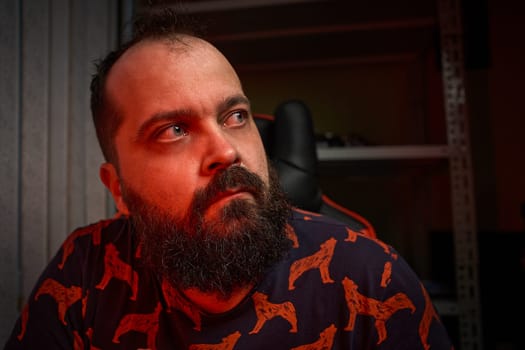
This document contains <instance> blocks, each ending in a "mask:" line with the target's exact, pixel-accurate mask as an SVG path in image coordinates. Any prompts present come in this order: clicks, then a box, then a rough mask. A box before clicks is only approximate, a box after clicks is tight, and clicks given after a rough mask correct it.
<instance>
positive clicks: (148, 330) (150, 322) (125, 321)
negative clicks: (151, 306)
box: [113, 303, 162, 350]
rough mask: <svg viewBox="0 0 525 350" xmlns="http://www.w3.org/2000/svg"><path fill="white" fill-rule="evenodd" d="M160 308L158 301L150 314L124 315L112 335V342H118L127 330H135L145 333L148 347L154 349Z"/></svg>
mask: <svg viewBox="0 0 525 350" xmlns="http://www.w3.org/2000/svg"><path fill="white" fill-rule="evenodd" d="M161 310H162V306H161V304H160V303H158V304H157V306H156V307H155V311H153V312H152V313H151V314H128V315H126V316H124V317H123V318H122V319H121V320H120V323H119V325H118V327H117V330H116V331H115V334H114V335H113V343H117V344H118V343H120V340H119V339H120V337H121V336H122V335H123V334H125V333H128V332H131V331H135V332H141V333H145V334H147V339H148V340H147V343H148V348H149V349H152V350H154V349H156V344H155V339H156V337H157V332H158V330H159V313H160V311H161Z"/></svg>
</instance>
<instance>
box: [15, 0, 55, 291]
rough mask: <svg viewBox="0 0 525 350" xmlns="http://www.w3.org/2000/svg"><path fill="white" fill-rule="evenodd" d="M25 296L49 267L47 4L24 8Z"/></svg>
mask: <svg viewBox="0 0 525 350" xmlns="http://www.w3.org/2000/svg"><path fill="white" fill-rule="evenodd" d="M22 16H23V19H22V69H23V74H22V105H21V108H22V111H21V112H22V144H21V149H22V162H21V166H22V168H21V169H22V176H21V179H22V193H21V204H22V207H21V208H22V213H21V214H22V225H21V239H22V272H23V273H22V285H23V287H22V291H23V293H24V294H23V296H24V297H26V296H27V295H28V293H29V291H30V289H31V288H32V286H33V285H34V283H35V282H36V279H37V277H38V275H39V274H40V272H41V270H42V266H44V265H45V263H46V262H47V258H48V257H47V180H48V177H47V167H48V164H47V162H48V153H47V151H48V132H49V130H48V112H49V109H48V108H49V101H48V97H49V95H48V92H49V91H48V83H49V80H48V77H49V71H48V69H49V60H48V57H49V29H48V28H49V4H48V1H28V2H24V3H23V6H22Z"/></svg>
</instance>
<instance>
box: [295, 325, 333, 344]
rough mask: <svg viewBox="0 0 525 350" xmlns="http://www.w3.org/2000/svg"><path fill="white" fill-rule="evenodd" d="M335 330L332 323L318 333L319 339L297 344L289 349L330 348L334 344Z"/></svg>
mask: <svg viewBox="0 0 525 350" xmlns="http://www.w3.org/2000/svg"><path fill="white" fill-rule="evenodd" d="M335 332H337V328H336V327H335V326H334V324H333V323H332V324H331V325H330V326H328V328H326V329H325V330H324V331H322V332H321V334H319V340H317V341H316V342H315V343H312V344H305V345H301V346H297V347H295V348H292V349H291V350H319V349H323V350H324V349H327V350H330V349H332V345H333V344H334V337H335Z"/></svg>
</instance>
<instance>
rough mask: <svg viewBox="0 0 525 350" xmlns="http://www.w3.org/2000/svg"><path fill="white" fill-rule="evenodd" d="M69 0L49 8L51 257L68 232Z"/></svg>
mask: <svg viewBox="0 0 525 350" xmlns="http://www.w3.org/2000/svg"><path fill="white" fill-rule="evenodd" d="M68 4H69V1H68V0H53V1H51V9H50V24H49V25H50V34H51V39H50V58H49V60H50V64H49V73H50V78H49V79H50V82H49V101H50V106H49V169H48V174H49V196H48V212H49V224H48V237H49V247H48V252H47V253H48V256H49V257H51V256H52V255H53V254H55V253H56V251H57V250H58V248H59V246H60V244H61V243H62V241H63V240H64V238H65V237H66V234H67V214H68V206H67V175H68V169H67V159H68V158H67V152H68V148H67V147H66V145H67V141H68V125H69V120H68V119H69V115H68V108H69V88H70V87H69V82H68V73H69V58H70V55H69V40H70V33H69V23H70V21H69V5H68Z"/></svg>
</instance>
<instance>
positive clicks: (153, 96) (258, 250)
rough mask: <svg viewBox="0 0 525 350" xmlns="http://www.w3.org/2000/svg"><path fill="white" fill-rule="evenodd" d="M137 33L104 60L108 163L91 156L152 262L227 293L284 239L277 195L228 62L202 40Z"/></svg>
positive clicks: (182, 281) (269, 260)
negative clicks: (113, 160)
mask: <svg viewBox="0 0 525 350" xmlns="http://www.w3.org/2000/svg"><path fill="white" fill-rule="evenodd" d="M188 44H189V46H182V47H181V46H180V44H178V46H177V47H176V48H174V47H173V46H169V45H167V44H166V43H159V42H145V43H141V44H138V45H136V46H135V47H132V48H131V49H130V50H129V51H128V52H127V53H126V54H124V55H123V56H122V57H121V58H120V59H119V61H118V62H117V63H116V64H115V66H114V67H113V69H112V70H111V72H110V74H109V77H108V82H107V93H108V96H109V99H110V101H111V103H113V105H114V107H115V110H116V111H117V113H118V114H120V116H121V118H122V123H121V126H120V128H119V130H118V132H117V134H116V138H115V145H116V149H117V153H118V160H119V167H118V171H117V170H116V169H115V168H114V167H113V166H112V165H110V164H105V165H103V166H102V168H101V177H102V180H103V182H104V183H105V184H106V186H107V187H108V188H109V189H110V191H111V192H112V194H113V196H114V198H115V201H116V203H117V206H118V207H119V210H120V211H121V212H123V213H124V214H129V215H130V217H131V219H132V222H133V224H134V225H135V227H136V229H137V232H138V234H139V235H140V238H141V242H142V244H143V255H144V259H145V261H147V262H148V263H149V264H150V266H151V267H153V268H154V269H156V270H157V271H159V273H160V274H162V275H163V277H165V278H167V279H168V280H170V281H171V282H173V283H175V284H177V286H178V287H179V288H198V289H201V290H203V291H212V292H219V293H220V294H222V295H223V296H227V295H229V293H231V292H232V291H233V290H234V289H235V288H236V287H241V286H243V285H246V284H252V283H255V282H256V281H257V280H258V278H259V277H260V276H261V275H262V273H263V272H264V271H265V270H266V269H267V268H268V267H270V266H271V265H272V264H273V263H275V262H276V261H277V260H278V259H279V258H280V257H281V256H282V254H283V253H284V252H285V251H286V250H287V249H288V247H289V241H288V240H287V238H286V236H285V230H284V225H285V222H286V217H287V215H288V213H289V207H288V203H287V202H286V200H285V197H284V195H283V194H282V192H281V191H280V189H279V185H278V180H277V178H276V176H275V174H273V173H272V176H271V177H270V173H269V169H268V164H267V161H266V155H265V152H264V147H263V145H262V141H261V139H260V137H259V133H258V131H257V128H256V126H255V123H254V121H253V119H252V115H251V112H250V107H249V103H248V100H247V98H246V97H245V96H244V94H243V91H242V88H241V84H240V82H239V80H238V78H237V75H236V74H235V72H234V70H233V68H232V67H231V66H230V64H229V63H228V62H227V61H226V59H225V58H224V57H223V56H222V55H221V54H220V53H219V52H218V51H216V50H215V49H214V48H213V47H211V46H209V45H208V44H206V43H203V42H201V41H198V40H196V39H192V40H191V41H190V42H188Z"/></svg>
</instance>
